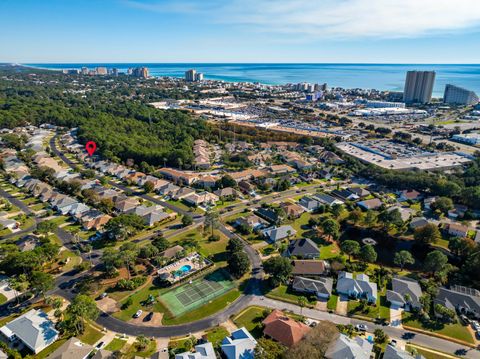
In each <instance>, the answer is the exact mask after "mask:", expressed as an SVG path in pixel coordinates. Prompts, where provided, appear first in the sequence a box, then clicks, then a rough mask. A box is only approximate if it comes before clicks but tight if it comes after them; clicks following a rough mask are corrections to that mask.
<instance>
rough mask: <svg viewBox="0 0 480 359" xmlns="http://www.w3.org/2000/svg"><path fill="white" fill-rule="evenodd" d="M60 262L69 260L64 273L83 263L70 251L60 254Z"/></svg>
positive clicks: (63, 269) (64, 267)
mask: <svg viewBox="0 0 480 359" xmlns="http://www.w3.org/2000/svg"><path fill="white" fill-rule="evenodd" d="M59 260H61V261H66V260H68V263H67V264H65V265H64V266H63V268H62V271H63V272H68V271H71V270H72V269H73V268H75V266H76V265H78V264H80V263H81V262H82V258H81V257H79V256H77V255H75V254H74V253H73V252H71V251H69V250H68V249H67V250H64V251H62V252H61V253H60V256H59Z"/></svg>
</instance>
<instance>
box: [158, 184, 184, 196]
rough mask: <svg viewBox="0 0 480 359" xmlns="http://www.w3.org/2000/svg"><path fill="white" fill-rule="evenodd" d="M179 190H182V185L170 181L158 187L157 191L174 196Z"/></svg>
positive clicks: (163, 194)
mask: <svg viewBox="0 0 480 359" xmlns="http://www.w3.org/2000/svg"><path fill="white" fill-rule="evenodd" d="M179 190H180V187H178V186H176V185H174V184H173V183H170V182H168V183H167V184H166V185H164V186H161V187H160V188H158V189H157V193H158V194H160V195H162V196H170V197H173V196H175V194H176V193H177V192H178V191H179Z"/></svg>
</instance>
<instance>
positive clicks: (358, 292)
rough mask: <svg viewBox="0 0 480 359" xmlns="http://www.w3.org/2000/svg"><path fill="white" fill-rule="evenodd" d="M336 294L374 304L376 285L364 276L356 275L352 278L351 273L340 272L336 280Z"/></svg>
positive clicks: (376, 296)
mask: <svg viewBox="0 0 480 359" xmlns="http://www.w3.org/2000/svg"><path fill="white" fill-rule="evenodd" d="M337 292H338V293H339V294H343V295H347V296H349V297H354V298H359V299H360V298H365V299H366V300H367V301H369V302H370V303H376V301H377V298H378V295H377V283H373V282H370V278H369V277H368V275H366V274H357V276H356V277H355V278H354V277H353V274H352V273H349V272H340V273H339V274H338V280H337Z"/></svg>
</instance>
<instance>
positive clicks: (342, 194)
mask: <svg viewBox="0 0 480 359" xmlns="http://www.w3.org/2000/svg"><path fill="white" fill-rule="evenodd" d="M332 195H334V196H335V197H337V198H340V199H341V200H342V201H355V200H357V199H359V198H360V197H358V195H356V194H355V193H353V192H350V191H349V190H347V189H340V190H338V189H336V190H333V191H332Z"/></svg>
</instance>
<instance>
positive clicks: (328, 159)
mask: <svg viewBox="0 0 480 359" xmlns="http://www.w3.org/2000/svg"><path fill="white" fill-rule="evenodd" d="M318 159H319V160H320V161H322V162H325V163H328V164H334V165H339V164H342V163H343V162H344V161H343V160H342V159H341V158H340V157H339V156H338V155H336V154H335V153H333V152H331V151H323V152H321V153H320V155H319V156H318Z"/></svg>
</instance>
